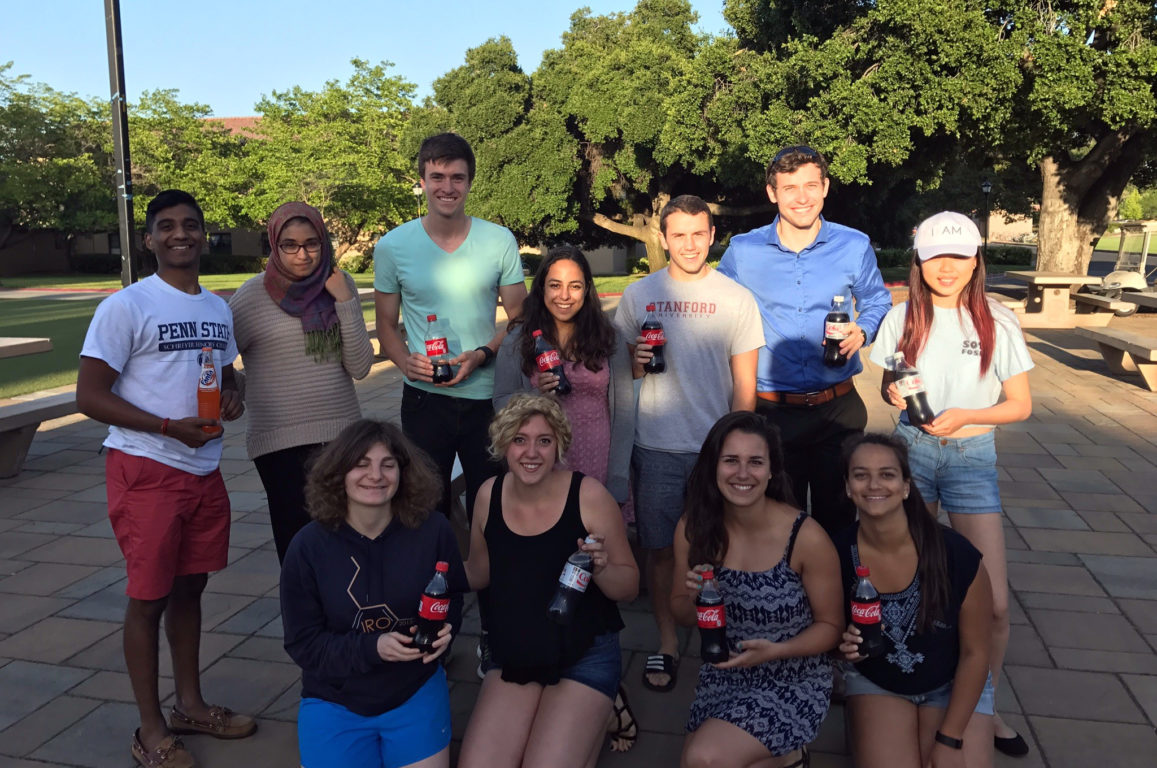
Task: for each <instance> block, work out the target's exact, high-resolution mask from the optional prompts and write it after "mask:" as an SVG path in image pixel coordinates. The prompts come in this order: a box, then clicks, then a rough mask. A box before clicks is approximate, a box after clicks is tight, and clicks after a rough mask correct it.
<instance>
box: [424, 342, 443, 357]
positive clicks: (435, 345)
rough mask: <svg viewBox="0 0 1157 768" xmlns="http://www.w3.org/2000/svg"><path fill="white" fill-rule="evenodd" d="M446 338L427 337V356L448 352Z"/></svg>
mask: <svg viewBox="0 0 1157 768" xmlns="http://www.w3.org/2000/svg"><path fill="white" fill-rule="evenodd" d="M447 350H448V347H447V345H446V339H445V338H441V339H426V357H437V356H439V355H445V354H447Z"/></svg>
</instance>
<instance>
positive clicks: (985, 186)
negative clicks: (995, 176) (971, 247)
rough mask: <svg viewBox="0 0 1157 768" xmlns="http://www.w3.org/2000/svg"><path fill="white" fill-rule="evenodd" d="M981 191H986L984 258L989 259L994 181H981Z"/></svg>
mask: <svg viewBox="0 0 1157 768" xmlns="http://www.w3.org/2000/svg"><path fill="white" fill-rule="evenodd" d="M980 191H981V192H983V193H984V260H985V261H988V221H989V214H988V195H989V194H990V193H991V192H992V182H991V181H989V180H988V179H985V180H984V181H982V182H980Z"/></svg>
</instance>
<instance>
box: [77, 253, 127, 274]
mask: <svg viewBox="0 0 1157 768" xmlns="http://www.w3.org/2000/svg"><path fill="white" fill-rule="evenodd" d="M68 270H69V271H70V272H79V273H80V274H82V275H119V274H120V271H121V257H120V256H119V255H116V254H112V253H84V254H75V253H74V254H72V255H70V256H69V257H68Z"/></svg>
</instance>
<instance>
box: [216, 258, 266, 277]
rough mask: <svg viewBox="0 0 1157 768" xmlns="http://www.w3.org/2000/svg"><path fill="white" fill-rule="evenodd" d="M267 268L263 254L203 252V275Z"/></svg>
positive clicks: (254, 270) (231, 273)
mask: <svg viewBox="0 0 1157 768" xmlns="http://www.w3.org/2000/svg"><path fill="white" fill-rule="evenodd" d="M264 269H265V259H264V258H263V257H261V256H246V255H244V254H241V253H233V254H220V253H218V254H202V256H201V274H202V275H233V274H237V273H246V274H248V273H252V272H261V271H263V270H264Z"/></svg>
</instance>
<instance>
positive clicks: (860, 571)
mask: <svg viewBox="0 0 1157 768" xmlns="http://www.w3.org/2000/svg"><path fill="white" fill-rule="evenodd" d="M868 575H869V573H868V566H866V565H857V566H856V576H858V577H859V578H861V579H866V578H868Z"/></svg>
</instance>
